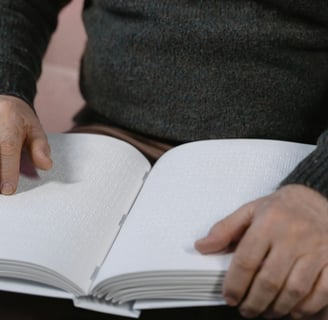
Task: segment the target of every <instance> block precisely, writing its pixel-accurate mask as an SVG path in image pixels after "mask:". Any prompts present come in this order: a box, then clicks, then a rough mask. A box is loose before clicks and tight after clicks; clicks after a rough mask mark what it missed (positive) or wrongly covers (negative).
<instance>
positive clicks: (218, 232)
mask: <svg viewBox="0 0 328 320" xmlns="http://www.w3.org/2000/svg"><path fill="white" fill-rule="evenodd" d="M252 219H253V205H252V203H248V204H246V205H244V206H242V207H240V208H239V209H238V210H236V211H235V212H234V213H232V214H231V215H229V216H227V217H226V218H224V219H223V220H221V221H219V222H217V223H216V224H215V225H214V226H213V227H212V228H211V229H210V231H209V233H208V235H207V236H206V237H205V238H202V239H199V240H197V241H196V242H195V248H196V249H197V250H198V251H199V252H200V253H203V254H205V253H214V252H219V251H223V250H225V249H227V248H229V247H230V246H232V245H234V244H235V243H236V242H238V241H239V240H240V238H241V237H242V236H243V234H244V233H245V231H246V230H247V228H248V227H249V226H250V224H251V222H252Z"/></svg>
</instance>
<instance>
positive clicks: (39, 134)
mask: <svg viewBox="0 0 328 320" xmlns="http://www.w3.org/2000/svg"><path fill="white" fill-rule="evenodd" d="M26 142H27V146H28V149H29V152H30V156H31V159H32V162H33V164H34V165H35V166H36V167H37V168H39V169H43V170H48V169H50V168H51V167H52V160H51V157H50V146H49V144H48V140H47V136H46V134H45V133H44V131H43V129H42V127H41V125H35V126H33V128H32V129H31V130H30V132H29V133H28V136H27V141H26Z"/></svg>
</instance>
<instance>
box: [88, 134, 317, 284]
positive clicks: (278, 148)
mask: <svg viewBox="0 0 328 320" xmlns="http://www.w3.org/2000/svg"><path fill="white" fill-rule="evenodd" d="M313 148H314V146H309V145H302V144H294V143H289V142H278V141H270V140H216V141H215V140H211V141H204V142H196V143H190V144H186V145H183V146H181V147H178V148H175V149H173V150H172V151H170V152H168V153H167V154H165V155H164V156H163V157H162V158H161V159H160V160H159V162H158V163H157V165H156V166H155V167H154V168H153V170H152V171H151V174H150V175H149V177H148V179H147V181H146V183H145V184H144V187H143V189H142V191H141V193H140V195H139V197H138V199H137V201H136V203H135V204H134V206H133V209H132V210H131V212H130V215H129V217H128V219H127V220H126V222H125V224H124V226H123V228H122V229H121V231H120V233H119V235H118V238H117V240H116V241H115V244H114V246H113V247H112V250H111V251H110V253H109V255H108V256H107V258H106V261H105V263H104V265H103V267H102V268H101V270H100V272H99V274H98V276H97V278H96V280H95V282H94V285H96V284H97V283H100V282H101V281H103V280H105V279H107V278H110V277H113V276H117V275H122V274H125V273H130V272H144V271H151V272H153V271H159V270H197V269H200V270H212V271H219V270H226V269H227V267H228V264H229V263H230V258H228V257H226V256H219V255H217V254H213V255H206V256H204V255H201V254H199V253H198V252H197V251H196V250H195V249H194V248H193V245H194V242H195V240H197V239H198V238H200V237H203V236H205V235H206V234H207V232H208V230H209V228H210V227H211V226H212V225H213V224H214V223H215V222H217V221H218V220H220V219H222V218H223V217H224V216H226V215H228V214H230V213H232V212H233V211H234V210H236V209H237V208H238V207H240V206H241V205H243V204H245V203H246V202H249V201H251V200H253V199H256V198H258V197H260V196H264V195H267V194H269V193H271V192H273V191H274V190H275V189H276V187H277V186H278V185H279V183H280V181H281V180H282V179H283V178H284V177H285V176H286V175H287V174H288V173H289V172H290V171H291V170H292V169H293V168H294V167H295V165H296V164H297V163H298V162H299V161H300V160H301V159H302V158H304V157H305V156H306V155H307V154H308V153H309V152H310V151H311V150H313Z"/></svg>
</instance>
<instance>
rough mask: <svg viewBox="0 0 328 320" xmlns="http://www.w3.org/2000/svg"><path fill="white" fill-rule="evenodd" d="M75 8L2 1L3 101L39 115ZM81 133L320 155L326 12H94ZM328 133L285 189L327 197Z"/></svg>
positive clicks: (91, 4) (290, 3)
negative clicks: (97, 128)
mask: <svg viewBox="0 0 328 320" xmlns="http://www.w3.org/2000/svg"><path fill="white" fill-rule="evenodd" d="M67 2H68V1H65V0H63V1H59V0H52V1H41V0H28V1H26V0H15V1H13V0H1V1H0V39H1V41H0V93H7V94H13V95H16V96H18V97H21V98H23V99H24V100H26V101H28V102H29V103H30V104H31V105H32V104H33V98H34V95H35V81H36V79H37V78H38V76H39V73H40V61H41V56H42V55H43V53H44V50H45V48H46V45H47V43H48V40H49V37H50V35H51V32H52V31H53V29H54V28H55V26H56V19H57V15H58V12H59V10H60V9H61V8H62V6H63V5H64V4H65V3H67ZM83 19H84V23H85V27H86V31H87V34H88V44H87V47H86V50H85V55H84V58H83V63H82V72H81V89H82V93H83V95H84V97H85V99H86V101H87V107H86V109H85V110H84V112H83V113H81V114H80V115H78V116H77V117H76V119H77V121H79V122H83V121H84V122H86V121H90V120H92V119H101V122H104V123H110V124H114V125H117V126H121V127H123V128H128V129H130V130H133V131H136V132H138V133H141V134H145V135H149V136H152V137H154V138H159V139H167V140H170V141H173V142H177V143H180V142H184V141H190V140H198V139H210V138H263V139H282V140H289V141H298V142H303V143H316V140H317V139H318V137H319V136H320V134H321V133H322V132H324V130H325V129H326V128H327V124H328V121H327V120H328V95H327V94H326V92H327V88H328V1H327V0H317V1H308V0H261V1H259V0H235V1H233V0H220V1H218V0H199V1H186V0H161V1H159V0H92V1H91V0H87V1H85V9H84V13H83ZM327 172H328V163H327V133H325V134H323V135H322V137H321V139H320V144H319V147H318V148H317V150H316V151H315V152H314V153H313V154H312V155H311V156H310V157H308V158H307V159H306V160H305V161H304V162H303V163H302V164H301V165H300V166H299V167H298V168H297V169H296V170H295V171H294V172H293V173H292V174H291V175H290V176H289V177H288V178H287V179H286V180H285V181H284V183H298V182H299V183H302V184H306V185H308V186H310V187H312V188H315V189H316V190H318V191H320V192H321V193H322V194H325V195H327V188H328V182H327V181H328V175H327Z"/></svg>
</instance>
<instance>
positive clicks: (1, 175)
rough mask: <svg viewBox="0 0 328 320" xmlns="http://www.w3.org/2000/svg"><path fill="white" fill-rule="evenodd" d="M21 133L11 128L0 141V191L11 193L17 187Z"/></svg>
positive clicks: (6, 193) (21, 142)
mask: <svg viewBox="0 0 328 320" xmlns="http://www.w3.org/2000/svg"><path fill="white" fill-rule="evenodd" d="M22 144H23V141H22V135H21V134H20V132H16V131H15V130H13V129H11V130H10V132H8V133H7V134H6V138H5V139H3V140H2V141H1V143H0V181H1V193H2V194H5V195H10V194H13V193H14V192H15V190H16V188H17V184H18V177H19V164H20V156H21V150H22Z"/></svg>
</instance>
